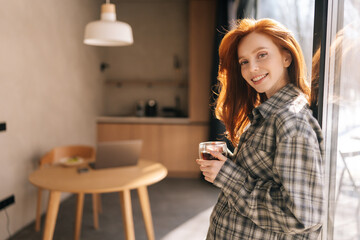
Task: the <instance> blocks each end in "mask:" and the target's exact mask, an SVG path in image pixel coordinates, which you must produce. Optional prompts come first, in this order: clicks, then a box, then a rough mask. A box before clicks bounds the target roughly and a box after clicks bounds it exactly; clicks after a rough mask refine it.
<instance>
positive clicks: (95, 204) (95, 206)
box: [92, 193, 100, 230]
mask: <svg viewBox="0 0 360 240" xmlns="http://www.w3.org/2000/svg"><path fill="white" fill-rule="evenodd" d="M92 205H93V220H94V228H95V229H96V230H97V229H99V211H100V210H99V194H98V193H93V194H92Z"/></svg>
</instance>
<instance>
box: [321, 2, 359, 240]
mask: <svg viewBox="0 0 360 240" xmlns="http://www.w3.org/2000/svg"><path fill="white" fill-rule="evenodd" d="M332 4H333V5H332V6H329V7H330V8H332V9H334V10H335V11H334V12H335V14H334V15H332V16H330V18H329V24H330V26H331V27H330V28H329V29H336V34H334V36H332V41H331V43H330V45H329V49H327V52H328V60H329V64H328V68H327V69H326V72H327V76H328V77H325V83H326V84H325V86H326V88H325V89H324V90H325V91H327V94H326V98H325V101H324V108H326V109H325V112H326V113H327V114H326V115H327V116H326V120H325V121H326V124H325V126H326V127H325V128H326V129H324V131H325V132H326V133H327V135H326V149H327V157H326V161H327V162H326V166H327V170H328V171H327V179H328V182H327V184H328V186H329V192H328V194H327V197H328V203H329V204H328V213H329V215H328V221H327V231H326V234H327V235H326V236H325V238H323V239H360V120H359V119H360V73H359V64H358V62H359V61H358V56H359V54H360V24H359V22H360V21H359V20H360V18H359V16H360V15H359V13H360V2H359V1H354V0H342V1H338V2H337V1H335V2H334V1H333V2H332Z"/></svg>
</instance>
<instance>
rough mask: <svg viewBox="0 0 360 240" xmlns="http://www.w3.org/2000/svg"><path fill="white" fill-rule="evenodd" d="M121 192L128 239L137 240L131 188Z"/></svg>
mask: <svg viewBox="0 0 360 240" xmlns="http://www.w3.org/2000/svg"><path fill="white" fill-rule="evenodd" d="M119 194H120V203H121V210H122V216H123V222H124V230H125V237H126V240H135V232H134V220H133V215H132V206H131V195H130V190H124V191H122V192H120V193H119Z"/></svg>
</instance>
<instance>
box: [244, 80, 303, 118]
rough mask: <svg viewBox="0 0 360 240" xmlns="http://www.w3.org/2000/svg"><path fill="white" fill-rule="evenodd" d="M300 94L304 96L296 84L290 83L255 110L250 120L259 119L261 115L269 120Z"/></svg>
mask: <svg viewBox="0 0 360 240" xmlns="http://www.w3.org/2000/svg"><path fill="white" fill-rule="evenodd" d="M300 94H302V92H301V91H300V89H298V88H297V87H296V86H295V85H294V84H292V83H288V84H287V85H285V86H284V87H283V88H281V89H280V90H279V91H278V92H276V93H275V94H274V95H272V96H271V97H270V98H269V99H267V100H266V101H265V102H263V103H262V104H260V105H259V106H258V107H256V108H254V109H253V111H252V115H253V116H252V117H251V118H250V120H251V119H253V120H255V119H258V118H259V117H260V116H259V114H261V116H262V117H263V118H267V117H268V116H270V115H271V114H272V113H273V112H275V111H276V110H277V109H279V108H282V107H283V106H284V105H286V104H287V103H288V102H289V101H291V100H293V99H294V98H295V97H297V96H299V95H300ZM304 99H305V98H304ZM305 101H306V99H305ZM251 121H252V120H251Z"/></svg>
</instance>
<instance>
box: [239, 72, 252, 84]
mask: <svg viewBox="0 0 360 240" xmlns="http://www.w3.org/2000/svg"><path fill="white" fill-rule="evenodd" d="M241 76H242V77H243V78H244V79H245V81H246V82H247V83H250V82H251V81H250V77H249V73H248V71H246V70H241ZM249 81H250V82H249Z"/></svg>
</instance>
